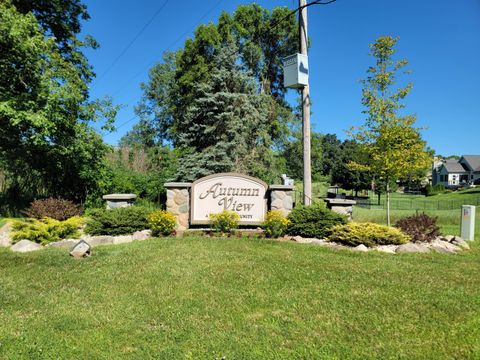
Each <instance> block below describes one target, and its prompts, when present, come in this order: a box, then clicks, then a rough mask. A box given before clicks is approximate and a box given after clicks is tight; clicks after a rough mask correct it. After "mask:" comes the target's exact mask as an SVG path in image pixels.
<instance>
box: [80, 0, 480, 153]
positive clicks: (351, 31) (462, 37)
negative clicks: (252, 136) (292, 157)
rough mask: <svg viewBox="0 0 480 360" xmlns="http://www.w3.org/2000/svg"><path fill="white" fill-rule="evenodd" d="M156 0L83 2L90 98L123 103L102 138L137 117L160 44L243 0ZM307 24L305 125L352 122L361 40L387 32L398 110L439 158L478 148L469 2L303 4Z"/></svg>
mask: <svg viewBox="0 0 480 360" xmlns="http://www.w3.org/2000/svg"><path fill="white" fill-rule="evenodd" d="M165 1H166V0H156V1H152V0H136V1H126V0H118V1H115V2H111V1H98V0H96V1H94V0H84V2H85V4H86V5H87V7H88V11H89V13H90V15H91V19H90V20H89V21H88V22H85V23H84V27H83V34H90V35H92V36H93V37H95V38H96V39H97V40H98V42H99V43H100V49H97V50H95V51H91V50H89V51H87V52H86V54H87V56H88V58H89V60H90V63H91V64H92V65H93V66H94V70H95V72H96V73H97V79H95V80H94V81H93V83H92V84H91V86H90V90H91V95H92V97H102V96H105V95H111V96H113V99H114V101H115V103H122V104H124V105H125V107H124V108H123V109H122V110H121V111H120V113H119V115H118V117H117V121H116V124H117V126H119V128H118V131H117V132H115V133H110V134H104V139H105V141H106V142H108V143H110V144H115V143H116V142H117V141H118V139H119V138H120V137H121V136H122V135H123V134H125V132H127V131H128V130H129V129H131V127H132V126H133V125H134V124H135V122H136V121H137V120H136V119H135V118H134V113H133V107H134V106H135V105H136V104H137V103H138V101H139V99H140V96H141V91H140V83H141V82H142V81H146V79H147V73H148V69H149V68H150V67H151V66H152V64H154V63H155V62H156V61H158V60H159V59H160V58H161V55H162V53H163V51H165V50H167V49H168V50H175V49H177V48H179V47H181V46H182V45H183V43H184V41H185V39H186V38H188V37H189V36H192V32H193V29H194V28H195V27H196V26H197V25H198V24H199V23H206V22H209V21H213V22H216V20H217V19H218V16H219V14H220V13H221V11H223V10H224V11H227V12H233V11H234V10H235V8H236V7H237V6H238V5H240V4H248V3H249V2H248V1H245V0H244V1H241V0H223V1H222V0H202V1H198V0H197V1H195V0H183V1H175V0H169V1H167V2H166V4H165ZM257 3H258V4H260V5H262V6H264V7H266V8H269V9H271V8H272V7H275V6H288V7H289V8H292V9H293V8H295V7H296V6H297V1H294V0H276V1H274V0H259V1H257ZM164 4H165V5H164ZM163 5H164V6H163ZM160 8H162V9H161V11H160V12H158V14H157V15H156V16H155V18H154V19H153V21H151V23H149V24H148V22H149V20H151V18H152V16H153V15H154V14H155V13H156V12H157V11H159V10H160ZM308 22H309V24H308V25H309V36H310V38H311V42H312V46H311V49H310V53H309V62H310V86H311V90H310V92H311V96H312V102H313V114H312V128H313V129H314V130H315V131H318V132H321V133H334V134H336V135H337V136H338V137H339V138H341V139H344V138H345V137H346V134H345V130H346V129H348V128H350V127H351V126H357V125H361V124H362V122H363V120H364V115H363V114H362V110H363V107H362V105H361V103H360V101H361V84H360V83H359V80H360V79H362V78H364V77H365V74H366V69H367V68H368V66H369V65H371V64H372V58H371V57H370V56H368V50H369V49H368V44H369V43H372V42H373V41H374V40H375V38H376V37H378V36H382V35H393V36H399V37H400V40H399V43H398V47H397V48H398V51H397V56H398V57H400V58H406V59H408V60H409V62H410V64H409V67H408V68H409V69H410V70H411V71H412V74H411V75H410V76H409V78H408V80H410V81H412V82H413V83H414V87H413V90H412V91H411V93H410V94H409V96H408V97H407V99H406V102H405V103H406V106H407V107H406V112H408V113H415V114H417V117H418V125H419V126H422V127H426V128H427V129H426V130H424V131H423V136H424V138H425V140H427V142H428V145H429V146H431V147H432V148H434V149H435V150H436V151H437V153H439V154H443V155H448V154H457V155H462V154H480V69H479V67H480V1H479V0H458V1H449V0H421V1H419V0H402V1H393V0H337V1H336V2H335V3H333V4H331V5H328V6H312V7H309V8H308ZM147 24H148V26H146V25H147ZM145 26H146V27H145ZM144 27H145V28H144ZM142 28H144V31H143V32H142V33H141V35H140V36H138V37H137V38H135V37H136V35H137V34H138V32H139V31H140V30H141V29H142ZM133 40H134V41H133ZM132 41H133V42H132ZM129 44H130V47H129V48H128V50H127V51H124V50H125V48H126V47H127V46H128V45H129ZM115 60H116V62H115V63H114V61H115ZM112 64H113V65H112ZM291 98H293V96H291Z"/></svg>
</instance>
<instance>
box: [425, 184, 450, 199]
mask: <svg viewBox="0 0 480 360" xmlns="http://www.w3.org/2000/svg"><path fill="white" fill-rule="evenodd" d="M445 192H446V189H445V185H443V184H437V185H433V186H432V185H430V184H429V185H427V186H426V187H425V195H427V196H433V195H437V194H443V193H445Z"/></svg>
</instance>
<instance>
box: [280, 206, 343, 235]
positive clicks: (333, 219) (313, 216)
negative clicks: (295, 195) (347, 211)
mask: <svg viewBox="0 0 480 360" xmlns="http://www.w3.org/2000/svg"><path fill="white" fill-rule="evenodd" d="M288 219H289V220H290V224H289V226H288V229H287V233H288V234H289V235H300V236H304V237H316V238H325V237H326V236H327V235H328V234H329V233H330V232H329V230H330V228H331V227H332V226H334V225H338V224H346V223H347V217H346V216H344V215H340V214H337V213H335V212H333V211H331V210H329V209H327V208H325V207H324V206H322V205H321V204H313V205H310V206H298V207H296V208H295V209H293V210H292V212H290V214H289V215H288Z"/></svg>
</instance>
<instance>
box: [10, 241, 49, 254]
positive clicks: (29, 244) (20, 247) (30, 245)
mask: <svg viewBox="0 0 480 360" xmlns="http://www.w3.org/2000/svg"><path fill="white" fill-rule="evenodd" d="M41 248H42V245H40V244H37V243H34V242H33V241H30V240H20V241H19V242H17V243H16V244H14V245H13V246H12V247H11V248H10V249H11V250H12V251H14V252H21V253H24V252H30V251H37V250H40V249H41Z"/></svg>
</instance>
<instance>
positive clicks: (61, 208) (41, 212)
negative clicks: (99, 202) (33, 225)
mask: <svg viewBox="0 0 480 360" xmlns="http://www.w3.org/2000/svg"><path fill="white" fill-rule="evenodd" d="M24 214H25V215H26V216H27V217H29V218H35V219H42V218H45V217H48V218H52V219H55V220H60V221H63V220H67V219H69V218H71V217H74V216H80V215H81V214H82V210H81V208H80V207H79V206H77V205H75V203H73V202H72V201H70V200H65V199H61V198H53V197H50V198H47V199H40V200H35V201H33V202H32V203H31V204H30V206H29V208H28V209H27V210H25V211H24Z"/></svg>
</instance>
